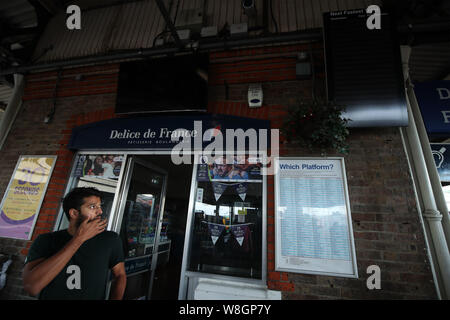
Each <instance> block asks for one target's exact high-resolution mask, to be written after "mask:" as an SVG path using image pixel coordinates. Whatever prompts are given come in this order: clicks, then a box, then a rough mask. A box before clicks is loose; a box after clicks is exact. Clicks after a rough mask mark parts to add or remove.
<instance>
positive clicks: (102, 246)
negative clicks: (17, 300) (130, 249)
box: [26, 230, 124, 300]
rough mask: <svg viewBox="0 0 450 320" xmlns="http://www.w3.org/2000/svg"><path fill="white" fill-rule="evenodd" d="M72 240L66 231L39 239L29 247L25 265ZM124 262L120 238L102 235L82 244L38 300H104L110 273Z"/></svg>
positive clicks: (51, 254)
mask: <svg viewBox="0 0 450 320" xmlns="http://www.w3.org/2000/svg"><path fill="white" fill-rule="evenodd" d="M70 239H72V236H71V235H70V234H69V233H68V232H67V230H61V231H56V232H52V233H47V234H42V235H40V236H39V237H38V238H37V239H36V240H35V241H34V242H33V244H32V245H31V248H30V251H29V252H28V256H27V259H26V263H28V262H31V261H33V260H36V259H39V258H48V257H51V256H53V255H54V254H56V253H57V252H58V251H59V250H61V249H62V248H63V247H64V246H65V245H66V244H67V242H69V241H70ZM123 261H124V256H123V247H122V242H121V240H120V238H119V235H118V234H117V233H115V232H112V231H104V232H102V233H100V234H98V235H96V236H95V237H93V238H91V239H89V240H87V241H86V242H84V243H83V244H82V245H81V247H80V248H79V249H78V250H77V252H76V253H75V254H74V255H73V257H72V258H71V259H70V261H69V262H68V263H67V265H66V266H65V267H64V268H63V269H62V270H61V272H60V273H59V274H58V275H57V276H56V277H55V279H53V280H52V281H51V282H50V283H49V284H48V285H47V286H46V287H45V288H44V289H42V291H41V292H40V294H39V299H41V300H66V299H67V300H69V299H76V300H102V299H105V290H106V284H107V281H108V275H109V270H110V269H111V268H113V267H114V266H115V265H116V264H118V263H119V262H123Z"/></svg>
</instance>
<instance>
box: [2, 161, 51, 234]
mask: <svg viewBox="0 0 450 320" xmlns="http://www.w3.org/2000/svg"><path fill="white" fill-rule="evenodd" d="M55 163H56V156H21V157H20V158H19V161H18V162H17V165H16V168H15V170H14V173H13V175H12V177H11V180H10V182H9V185H8V188H7V190H6V193H5V195H4V197H3V200H2V202H1V205H0V210H1V211H0V237H5V238H14V239H23V240H30V239H31V235H32V233H33V228H34V224H35V222H36V218H37V216H38V213H39V210H40V208H41V204H42V201H43V199H44V195H45V192H46V190H47V185H48V182H49V180H50V176H51V174H52V171H53V167H54V166H55Z"/></svg>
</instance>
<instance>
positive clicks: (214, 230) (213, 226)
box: [208, 222, 225, 245]
mask: <svg viewBox="0 0 450 320" xmlns="http://www.w3.org/2000/svg"><path fill="white" fill-rule="evenodd" d="M208 230H209V233H210V235H211V240H212V242H213V244H214V245H216V242H217V240H218V239H219V237H220V235H221V234H222V232H223V230H225V226H224V225H221V224H217V223H211V222H208Z"/></svg>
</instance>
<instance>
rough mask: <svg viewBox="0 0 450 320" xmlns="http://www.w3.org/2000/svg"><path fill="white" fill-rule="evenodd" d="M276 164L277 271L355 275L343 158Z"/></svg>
mask: <svg viewBox="0 0 450 320" xmlns="http://www.w3.org/2000/svg"><path fill="white" fill-rule="evenodd" d="M275 165H276V168H277V172H276V175H275V236H276V243H275V251H276V256H275V257H276V258H275V267H276V270H277V271H287V272H296V273H309V274H323V275H333V276H343V277H357V276H358V275H357V268H356V258H355V248H354V241H353V231H352V225H351V216H350V206H349V201H348V190H347V181H346V176H345V168H344V159H343V158H278V159H276V162H275Z"/></svg>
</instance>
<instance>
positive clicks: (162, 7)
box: [156, 0, 184, 49]
mask: <svg viewBox="0 0 450 320" xmlns="http://www.w3.org/2000/svg"><path fill="white" fill-rule="evenodd" d="M156 4H157V5H158V8H159V11H161V14H162V16H163V17H164V20H166V23H167V26H168V27H169V30H170V33H171V34H172V37H173V39H174V40H175V44H176V45H177V47H178V48H180V49H182V48H183V47H184V46H183V43H182V42H181V40H180V37H179V36H178V32H177V29H176V28H175V26H174V24H173V22H172V19H170V15H169V13H168V12H167V9H166V6H165V5H164V3H163V2H162V0H156Z"/></svg>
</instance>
